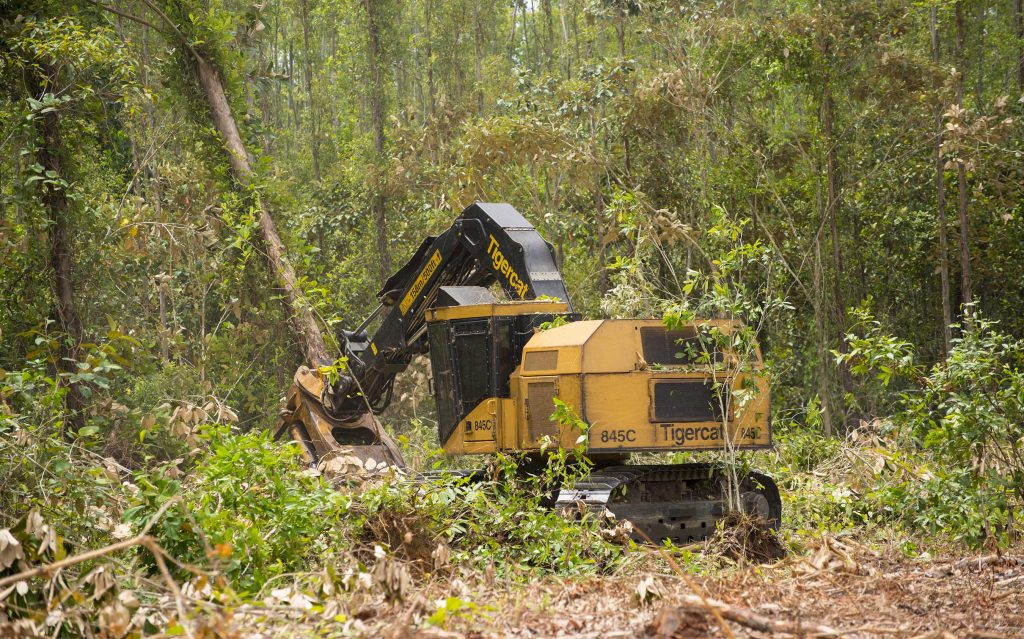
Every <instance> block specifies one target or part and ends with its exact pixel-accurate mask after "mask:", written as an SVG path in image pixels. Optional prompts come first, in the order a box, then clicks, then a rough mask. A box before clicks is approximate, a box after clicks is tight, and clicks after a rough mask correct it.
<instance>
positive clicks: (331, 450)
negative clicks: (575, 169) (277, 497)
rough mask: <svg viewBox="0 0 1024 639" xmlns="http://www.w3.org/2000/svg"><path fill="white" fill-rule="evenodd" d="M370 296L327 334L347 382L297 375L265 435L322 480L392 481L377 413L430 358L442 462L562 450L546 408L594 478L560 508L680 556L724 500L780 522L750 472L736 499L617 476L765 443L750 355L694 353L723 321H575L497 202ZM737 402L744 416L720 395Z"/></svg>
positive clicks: (669, 478)
mask: <svg viewBox="0 0 1024 639" xmlns="http://www.w3.org/2000/svg"><path fill="white" fill-rule="evenodd" d="M495 284H497V288H500V289H501V290H502V291H504V297H505V299H498V298H497V297H496V295H495V294H494V293H492V290H496V287H494V286H493V285H495ZM378 297H379V300H380V305H379V306H378V307H377V309H376V310H375V311H374V312H373V313H372V314H371V315H370V317H368V318H367V319H366V320H365V321H364V322H363V323H362V325H360V326H359V327H357V328H356V329H355V330H353V331H342V332H341V335H340V338H341V342H342V345H343V349H344V353H343V355H344V356H345V357H347V363H348V366H347V370H346V371H344V372H343V373H339V374H336V375H334V376H331V377H332V378H331V379H330V381H328V380H327V379H325V376H324V375H322V374H321V373H320V372H319V371H314V370H310V369H308V368H305V367H303V368H300V369H299V371H298V372H297V373H296V375H295V383H294V385H293V386H292V388H291V390H290V391H289V393H288V400H287V406H286V408H285V410H284V411H283V412H282V419H281V422H280V424H279V426H278V429H277V435H278V436H279V437H289V436H290V437H291V438H293V439H294V440H296V441H298V442H299V443H301V444H302V449H303V451H304V455H305V457H306V460H307V461H308V462H309V463H310V464H312V465H318V466H319V467H321V468H325V469H327V470H329V471H331V472H334V473H344V472H355V473H378V472H381V471H383V470H387V469H389V468H394V467H399V468H402V467H404V462H403V460H402V457H401V454H400V452H399V450H398V448H397V447H396V446H395V444H394V442H393V440H392V439H391V438H390V437H389V436H388V434H387V433H386V432H385V431H384V429H383V428H382V427H381V425H380V422H379V421H378V420H377V418H376V416H375V415H376V414H377V413H379V412H380V411H382V410H384V409H385V408H386V407H387V406H388V404H389V403H390V402H391V399H392V390H393V386H394V382H395V377H396V375H398V374H399V373H401V372H402V371H404V370H405V369H406V368H407V367H408V366H409V364H410V362H411V361H412V358H413V357H414V356H415V355H417V354H421V353H427V354H429V357H430V364H431V375H432V379H431V384H430V386H431V389H432V392H433V395H434V399H435V402H436V405H437V417H438V438H439V441H440V444H441V446H442V447H443V448H444V450H445V451H446V452H447V453H449V454H452V455H486V454H490V453H497V452H502V453H516V452H525V453H532V454H534V455H535V459H537V458H543V450H544V449H545V448H546V447H550V446H551V445H558V446H561V447H562V448H565V449H574V448H576V447H577V442H578V441H579V439H580V437H581V436H582V435H583V431H582V430H581V428H580V426H579V425H577V424H566V423H560V422H559V421H557V420H555V419H554V418H553V414H554V413H555V404H554V400H555V399H556V398H557V399H559V400H561V401H562V402H564V403H565V404H566V406H568V407H570V408H571V409H572V410H573V411H574V412H575V413H576V414H577V415H578V416H579V417H580V418H581V420H582V422H584V423H585V424H588V425H589V428H587V429H586V455H587V456H588V457H589V458H590V459H591V460H592V461H593V463H594V465H593V468H592V470H591V473H590V475H589V476H588V477H585V478H584V479H583V480H581V481H579V482H577V483H576V484H574V485H572V486H561V487H559V488H558V495H557V504H558V505H559V506H572V505H577V506H579V505H584V506H587V507H590V508H594V509H604V508H607V509H608V510H610V511H611V512H612V513H613V514H614V515H615V516H616V517H618V518H619V519H625V520H629V521H630V522H631V523H632V524H633V525H634V527H636V528H639V529H640V530H642V531H643V532H644V533H645V534H646V535H647V536H648V537H650V538H651V539H671V540H673V541H674V542H677V543H687V542H690V541H694V540H699V539H703V538H705V537H707V536H709V535H710V534H711V533H712V532H713V531H714V529H715V524H716V522H717V521H718V520H719V519H721V518H722V517H724V515H725V514H726V504H727V503H729V500H728V497H727V496H728V495H729V494H732V495H738V496H739V506H740V508H742V509H743V510H745V511H746V512H749V513H752V514H755V515H757V516H759V517H761V518H763V519H765V520H767V521H769V522H771V523H772V524H774V525H776V526H777V525H778V523H779V522H780V520H781V514H782V512H781V511H782V504H781V501H780V499H779V491H778V488H777V487H776V485H775V483H774V482H773V481H772V480H771V478H769V477H767V476H766V475H764V474H761V473H757V472H748V473H746V474H744V475H741V476H739V477H738V478H736V477H733V479H734V480H737V479H738V481H739V489H738V490H735V489H734V490H733V491H732V492H731V493H730V492H729V489H728V488H727V486H728V477H727V475H729V473H726V472H724V471H723V470H722V469H721V468H718V467H716V466H714V465H712V464H703V463H689V464H671V465H669V464H650V465H635V464H633V465H630V464H628V463H627V462H628V459H629V456H630V454H631V453H641V452H674V451H700V450H722V449H723V448H726V447H728V448H729V449H733V450H735V449H757V448H765V447H768V446H770V445H771V431H770V424H769V395H768V388H767V382H766V380H765V379H764V377H763V375H762V374H761V373H760V370H761V362H760V354H759V353H758V354H757V358H756V359H757V361H754V362H747V363H745V365H744V366H743V370H739V368H738V363H737V361H736V360H737V358H736V357H735V356H734V355H733V354H731V353H729V352H728V351H727V350H723V351H714V352H712V353H711V354H710V355H708V354H707V350H708V349H706V348H700V347H699V346H700V340H699V336H698V331H699V330H701V329H702V328H703V329H706V328H707V326H709V325H714V326H715V327H716V328H717V329H718V331H719V332H721V333H723V334H726V335H727V334H728V333H729V332H730V331H732V330H735V324H732V323H729V322H725V321H713V320H712V321H704V322H701V323H700V326H698V325H696V324H694V325H692V326H684V327H682V328H681V329H678V330H669V329H668V328H667V327H666V326H665V324H664V323H662V322H661V321H660V320H657V319H606V320H581V319H580V318H579V315H578V314H576V313H574V312H573V309H572V305H571V303H570V301H569V295H568V293H567V292H566V290H565V286H564V283H563V281H562V277H561V275H560V273H559V272H558V269H557V267H556V266H555V259H554V250H553V248H552V246H551V245H550V244H549V243H547V242H546V241H545V240H544V239H543V238H542V237H541V236H540V234H539V233H538V232H537V231H536V229H534V227H533V226H532V225H530V223H529V222H527V221H526V219H525V218H523V216H522V215H520V214H519V213H518V212H517V211H516V210H515V209H514V208H512V207H511V206H509V205H508V204H487V203H477V204H474V205H472V206H470V207H469V208H467V209H466V210H465V211H463V213H462V214H461V215H460V216H459V217H458V218H457V219H456V220H455V222H454V223H453V224H452V226H451V228H449V229H448V230H447V231H445V232H444V233H442V234H440V235H438V236H437V237H428V238H426V239H425V240H424V241H423V243H422V244H421V245H420V247H419V249H418V250H417V251H416V253H415V254H414V255H413V257H412V259H410V260H409V261H408V263H406V264H405V266H403V267H402V268H401V269H400V270H399V271H398V272H397V273H395V274H394V275H392V276H391V277H390V278H389V279H388V281H387V282H386V283H385V284H384V287H383V288H382V289H381V291H380V293H379V294H378ZM371 326H374V327H375V330H374V331H373V333H372V335H371V334H370V333H369V332H368V330H367V329H368V328H369V327H371ZM542 327H543V330H542ZM699 352H703V353H705V356H704V357H703V358H698V357H697V356H695V353H699ZM700 362H704V365H701V363H700ZM709 362H710V363H709ZM741 388H742V389H745V396H746V398H747V399H745V401H744V402H743V405H742V408H741V407H740V402H737V401H728V400H729V399H730V398H729V397H723V395H722V393H734V392H739V390H740V389H741ZM751 389H754V391H756V392H750V391H751ZM724 410H727V411H728V413H729V414H728V415H724V414H723V411H724ZM564 421H565V420H563V422H564Z"/></svg>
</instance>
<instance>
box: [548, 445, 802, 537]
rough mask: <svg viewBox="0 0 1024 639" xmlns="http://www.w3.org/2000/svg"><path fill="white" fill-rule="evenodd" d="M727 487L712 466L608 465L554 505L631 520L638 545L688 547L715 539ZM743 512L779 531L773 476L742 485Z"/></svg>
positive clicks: (561, 493)
mask: <svg viewBox="0 0 1024 639" xmlns="http://www.w3.org/2000/svg"><path fill="white" fill-rule="evenodd" d="M727 495H728V482H727V479H726V475H725V473H723V472H722V469H721V468H720V467H717V466H715V465H713V464H701V463H693V464H674V465H643V466H640V465H637V466H608V467H605V468H599V469H595V470H594V471H593V472H591V474H590V475H589V476H588V477H586V478H584V479H582V480H580V481H578V482H577V483H576V484H575V485H574V486H572V487H568V488H565V487H564V488H562V489H561V490H559V492H558V498H557V501H556V503H555V506H556V507H557V508H559V509H562V510H568V511H571V510H572V509H574V508H577V509H578V508H580V507H585V508H586V509H588V510H590V511H592V512H603V511H604V510H605V509H607V510H608V511H609V512H611V513H612V514H613V515H615V517H616V518H617V519H620V520H627V521H629V522H630V523H631V524H633V526H634V528H635V529H638V530H639V531H642V534H641V533H640V532H634V534H633V536H634V538H635V539H636V540H637V541H647V540H648V539H645V536H646V537H647V538H649V540H651V541H654V542H656V543H657V542H660V541H664V540H670V541H672V542H673V543H675V544H687V543H692V542H695V541H700V540H702V539H706V538H708V537H710V536H711V535H712V534H714V532H715V527H716V525H717V523H718V522H719V520H721V519H723V518H724V517H725V516H726V514H727V513H728V507H727V503H728V500H727ZM739 501H740V504H739V505H740V510H742V511H743V512H745V513H747V514H750V515H753V516H755V517H757V518H758V519H761V520H763V521H766V522H768V523H769V524H770V525H771V526H772V527H776V528H777V527H778V526H779V523H780V521H781V518H782V501H781V499H780V497H779V489H778V487H777V486H776V485H775V482H774V481H772V479H771V478H770V477H768V476H767V475H764V474H762V473H758V472H750V473H748V474H747V475H746V477H743V478H742V479H741V480H740V490H739Z"/></svg>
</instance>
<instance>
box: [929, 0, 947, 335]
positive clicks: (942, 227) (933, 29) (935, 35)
mask: <svg viewBox="0 0 1024 639" xmlns="http://www.w3.org/2000/svg"><path fill="white" fill-rule="evenodd" d="M938 12H939V10H938V7H937V6H935V5H932V7H931V11H930V13H929V20H928V27H929V32H930V36H931V38H930V39H931V50H932V63H933V64H934V65H935V66H938V65H939V18H938ZM942 112H943V109H942V102H941V101H938V100H937V101H936V109H935V208H936V210H937V212H938V218H939V224H938V225H939V280H940V281H939V286H940V287H941V294H942V344H943V348H944V350H945V352H946V353H949V349H950V347H951V345H952V342H953V330H952V325H953V310H952V305H951V304H950V298H949V239H948V237H947V228H946V171H945V168H944V164H945V162H944V160H943V158H942V155H943V153H942V138H943V135H942V132H943V130H944V128H945V127H943V125H942Z"/></svg>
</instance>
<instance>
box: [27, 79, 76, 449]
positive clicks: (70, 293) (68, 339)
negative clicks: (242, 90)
mask: <svg viewBox="0 0 1024 639" xmlns="http://www.w3.org/2000/svg"><path fill="white" fill-rule="evenodd" d="M42 72H43V75H33V76H32V77H31V78H30V80H29V81H30V83H31V85H30V89H31V91H32V94H33V96H34V97H35V98H36V99H39V100H42V98H43V96H44V94H45V93H46V92H47V86H46V82H47V78H49V77H53V76H54V75H55V74H56V71H55V70H54V69H52V68H51V67H50V65H49V64H47V63H43V65H42ZM58 113H59V111H57V110H53V111H49V112H48V113H43V114H40V115H37V116H36V118H35V129H36V134H37V135H38V137H39V140H40V144H39V147H38V148H37V149H36V162H38V163H39V164H40V165H41V166H42V167H43V170H44V171H45V172H46V174H48V175H54V176H55V177H53V178H47V180H45V181H44V182H43V186H42V191H41V193H40V200H41V201H42V204H43V207H44V208H45V209H46V212H47V215H48V217H49V224H50V228H49V239H50V266H51V267H52V268H53V274H54V291H55V293H56V300H55V301H56V305H55V306H56V309H55V310H56V315H57V324H58V327H59V328H60V330H61V331H63V332H64V335H62V336H61V338H60V345H59V347H58V350H57V357H58V361H57V364H56V368H57V371H58V372H59V373H62V374H65V375H70V374H72V373H75V372H77V367H76V366H75V363H76V362H77V361H78V359H79V355H80V347H81V343H82V321H81V319H80V318H79V316H78V309H77V308H76V307H75V289H74V283H73V281H72V267H73V264H74V256H73V254H72V249H71V221H70V219H69V217H70V211H69V210H68V209H69V207H68V197H67V193H66V192H65V190H64V187H63V186H60V185H57V184H55V183H54V181H56V180H59V179H63V178H64V175H63V166H62V158H63V155H64V141H63V139H62V138H61V134H60V120H59V116H58ZM60 383H61V385H62V386H65V387H66V389H67V390H66V393H65V395H64V410H65V412H66V418H65V421H64V424H63V426H62V430H63V432H64V433H65V435H70V432H73V431H78V430H79V429H81V428H82V427H83V426H84V425H85V414H84V413H83V412H82V409H83V407H84V405H85V401H84V397H83V395H82V389H81V386H80V385H79V384H77V383H71V382H67V381H66V380H62V381H61V382H60Z"/></svg>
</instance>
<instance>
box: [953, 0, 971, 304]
mask: <svg viewBox="0 0 1024 639" xmlns="http://www.w3.org/2000/svg"><path fill="white" fill-rule="evenodd" d="M956 61H957V82H956V103H957V106H959V107H960V108H961V109H963V107H964V7H963V2H957V3H956ZM959 154H960V157H958V158H957V163H956V182H957V195H958V198H957V202H958V207H957V208H958V209H959V216H960V295H961V298H962V300H963V303H964V306H968V305H970V304H972V303H973V302H974V295H973V292H972V291H971V250H970V222H969V220H968V217H967V166H966V164H965V163H966V158H964V157H963V146H962V145H961V146H960V148H959ZM964 322H965V323H970V313H969V312H968V311H967V310H966V309H965V312H964Z"/></svg>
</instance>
